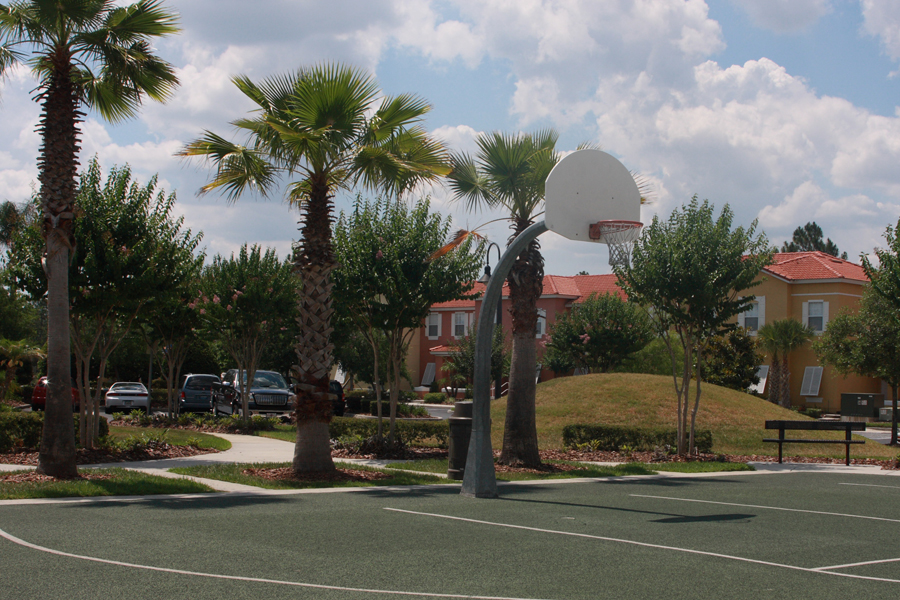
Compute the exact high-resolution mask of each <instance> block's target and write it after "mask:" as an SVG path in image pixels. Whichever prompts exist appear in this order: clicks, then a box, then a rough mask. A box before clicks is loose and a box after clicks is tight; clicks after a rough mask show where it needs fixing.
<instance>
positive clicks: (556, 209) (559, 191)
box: [544, 150, 641, 242]
mask: <svg viewBox="0 0 900 600" xmlns="http://www.w3.org/2000/svg"><path fill="white" fill-rule="evenodd" d="M544 198H545V203H546V213H545V215H544V221H545V222H546V223H547V229H549V230H550V231H553V232H555V233H558V234H559V235H561V236H563V237H566V238H569V239H570V240H576V241H583V242H592V241H597V240H592V239H591V238H590V236H589V229H590V226H591V225H592V224H593V223H596V222H597V221H606V220H610V219H616V220H622V221H640V220H641V193H640V192H639V191H638V187H637V184H636V183H635V182H634V177H632V175H631V173H629V172H628V169H626V168H625V165H623V164H622V163H621V162H619V161H618V159H616V158H615V157H613V156H611V155H609V154H607V153H606V152H603V151H601V150H578V151H576V152H573V153H572V154H569V155H568V156H566V157H565V158H563V159H562V160H561V161H559V163H557V165H556V166H555V167H554V168H553V170H552V171H550V175H549V176H548V177H547V185H546V189H545V196H544Z"/></svg>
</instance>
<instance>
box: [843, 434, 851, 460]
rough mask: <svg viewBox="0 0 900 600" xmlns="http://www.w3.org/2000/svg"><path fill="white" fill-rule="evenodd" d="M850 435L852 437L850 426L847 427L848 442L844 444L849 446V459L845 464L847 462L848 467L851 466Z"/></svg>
mask: <svg viewBox="0 0 900 600" xmlns="http://www.w3.org/2000/svg"><path fill="white" fill-rule="evenodd" d="M850 437H851V436H850V428H849V427H848V428H847V443H846V444H844V446H846V447H847V460H846V463H845V464H846V465H847V466H848V467H849V466H850Z"/></svg>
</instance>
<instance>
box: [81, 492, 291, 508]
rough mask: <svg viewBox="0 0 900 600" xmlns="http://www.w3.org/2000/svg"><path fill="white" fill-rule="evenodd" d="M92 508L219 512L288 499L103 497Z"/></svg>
mask: <svg viewBox="0 0 900 600" xmlns="http://www.w3.org/2000/svg"><path fill="white" fill-rule="evenodd" d="M91 500H92V502H91V503H90V504H91V507H92V508H122V507H126V506H135V507H141V508H156V509H162V510H197V509H215V510H221V509H225V508H240V507H247V506H260V505H276V504H284V503H286V502H288V498H286V497H284V496H264V495H255V494H254V495H251V494H246V495H240V494H239V493H232V494H229V495H227V496H226V495H220V494H216V495H210V494H205V495H201V494H196V495H193V494H192V495H191V496H188V497H172V496H166V497H158V496H142V497H140V498H134V499H123V498H118V499H115V500H113V499H109V500H105V499H103V497H94V498H91ZM83 507H84V503H82V502H72V503H71V504H70V505H68V508H83Z"/></svg>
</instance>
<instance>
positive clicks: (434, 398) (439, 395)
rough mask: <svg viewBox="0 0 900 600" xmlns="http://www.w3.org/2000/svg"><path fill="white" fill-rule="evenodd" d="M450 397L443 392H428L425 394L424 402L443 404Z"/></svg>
mask: <svg viewBox="0 0 900 600" xmlns="http://www.w3.org/2000/svg"><path fill="white" fill-rule="evenodd" d="M449 399H450V398H449V397H448V396H447V394H445V393H443V392H428V393H427V394H425V404H443V403H444V402H447V401H448V400H449Z"/></svg>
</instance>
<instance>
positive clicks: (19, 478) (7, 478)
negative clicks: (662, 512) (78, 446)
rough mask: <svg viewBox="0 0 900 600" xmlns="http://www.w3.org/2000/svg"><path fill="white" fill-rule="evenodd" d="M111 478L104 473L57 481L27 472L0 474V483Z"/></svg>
mask: <svg viewBox="0 0 900 600" xmlns="http://www.w3.org/2000/svg"><path fill="white" fill-rule="evenodd" d="M112 478H113V476H112V475H109V474H106V473H80V474H79V476H78V477H76V478H75V479H57V478H56V477H51V476H50V475H42V474H40V473H36V472H35V471H27V472H25V473H12V474H10V475H3V474H0V483H47V482H52V481H84V480H91V481H99V480H103V479H112Z"/></svg>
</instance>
